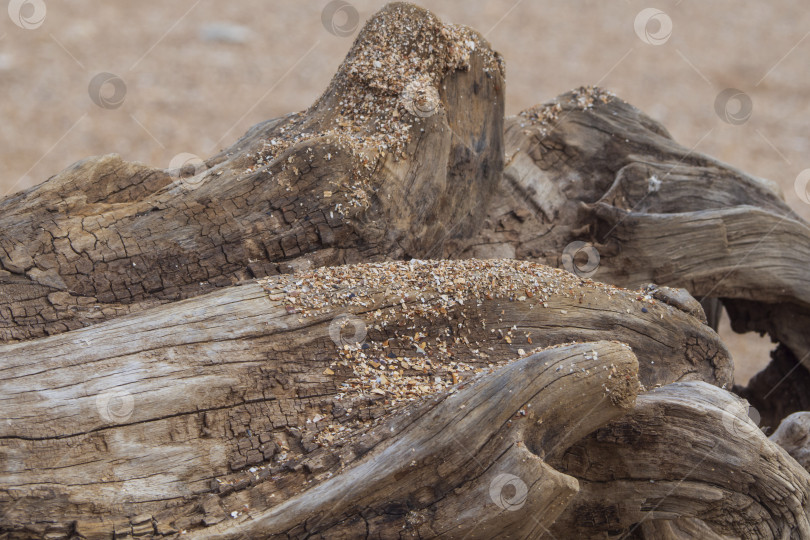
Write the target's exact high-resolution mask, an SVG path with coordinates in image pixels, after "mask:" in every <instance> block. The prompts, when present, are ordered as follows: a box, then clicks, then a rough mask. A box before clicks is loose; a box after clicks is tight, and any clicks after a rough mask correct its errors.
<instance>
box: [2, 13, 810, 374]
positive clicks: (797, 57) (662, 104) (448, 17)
mask: <svg viewBox="0 0 810 540" xmlns="http://www.w3.org/2000/svg"><path fill="white" fill-rule="evenodd" d="M327 4H328V2H327V1H326V0H319V1H305V2H278V1H266V0H265V1H258V0H239V1H236V2H216V1H214V0H178V1H176V2H158V1H156V0H142V1H140V2H124V1H122V0H119V1H114V2H91V1H90V0H70V1H62V2H54V1H48V0H28V1H27V2H26V1H22V0H16V1H12V2H10V3H8V5H9V15H8V16H6V14H5V13H0V90H1V91H2V95H3V100H2V104H1V105H0V108H1V109H0V110H1V111H2V112H1V113H0V114H2V122H0V164H2V174H0V195H5V194H9V193H13V192H15V191H18V190H21V189H25V188H27V187H30V186H33V185H35V184H38V183H40V182H42V181H44V180H45V179H47V178H48V177H50V176H51V175H53V174H55V173H56V172H58V171H59V170H61V169H63V168H64V167H66V166H68V165H70V164H71V163H72V162H74V161H77V160H78V159H81V158H84V157H87V156H91V155H98V154H105V153H110V152H116V153H119V154H121V155H122V156H123V157H124V158H125V159H128V160H135V161H141V162H144V163H147V164H150V165H153V166H158V167H168V166H169V163H170V162H171V160H172V158H173V157H174V156H176V155H178V154H180V153H183V152H188V153H192V154H196V155H199V156H202V157H206V156H208V155H211V154H212V153H214V152H216V151H217V150H218V149H219V148H222V147H224V146H226V145H228V144H230V143H232V142H233V141H234V140H236V138H238V137H239V136H240V135H241V134H242V133H244V132H245V130H247V128H248V127H250V126H251V125H253V124H255V123H257V122H259V121H262V120H265V119H268V118H271V117H274V116H278V115H281V114H284V113H287V112H290V111H296V110H300V109H304V108H306V107H307V106H308V105H309V104H310V103H311V102H312V101H313V100H314V99H315V98H317V96H318V95H319V94H320V93H321V91H322V90H323V89H324V88H325V86H326V85H327V83H328V81H329V79H330V78H331V76H332V74H333V73H334V71H335V69H336V68H337V66H338V65H339V63H340V62H341V60H342V58H343V56H344V55H345V54H346V52H347V51H348V49H349V47H350V46H351V44H352V40H353V37H354V35H356V32H357V30H358V29H359V26H360V24H362V21H364V20H365V19H366V18H368V17H369V16H370V15H371V14H372V13H374V11H376V10H377V9H379V8H380V7H381V6H382V5H384V2H378V1H367V0H352V1H351V2H346V3H345V4H344V5H343V7H342V8H341V9H340V10H337V12H336V13H335V15H334V17H332V18H330V19H329V21H330V24H324V22H323V20H322V12H323V10H324V8H325V6H327ZM421 5H423V6H425V7H427V8H429V9H431V10H433V11H434V12H435V13H436V14H438V15H439V16H440V17H441V18H442V19H443V20H445V21H450V22H457V23H463V24H467V25H470V26H473V27H475V28H477V29H478V30H480V31H481V32H482V33H483V34H484V35H485V36H486V38H487V39H488V40H489V41H490V42H491V43H492V45H493V47H494V48H495V49H496V50H498V51H499V52H500V53H501V54H503V56H504V57H505V59H506V63H507V92H506V95H507V104H506V110H507V114H514V113H517V112H518V111H520V110H521V109H523V108H526V107H528V106H530V105H533V104H535V103H539V102H543V101H545V100H548V99H550V98H553V97H554V96H556V95H558V94H560V93H562V92H564V91H567V90H569V89H571V88H574V87H577V86H580V85H586V84H598V85H600V86H604V87H606V88H608V89H609V90H611V91H613V92H615V93H616V94H617V95H618V96H619V97H621V98H623V99H625V100H627V101H629V102H630V103H632V104H634V105H636V106H637V107H639V108H640V109H642V110H643V111H645V112H647V113H648V114H649V115H651V116H652V117H653V118H655V119H657V120H659V121H661V122H662V123H663V124H664V125H665V126H666V127H667V128H668V129H669V131H670V133H672V135H673V136H674V137H675V139H677V140H678V141H679V142H680V143H682V144H684V145H685V146H687V147H689V148H693V149H694V150H695V151H697V152H703V153H706V154H710V155H713V156H715V157H717V158H719V159H721V160H723V161H725V162H727V163H730V164H732V165H734V166H736V167H738V168H740V169H743V170H745V171H747V172H749V173H751V174H754V175H757V176H761V177H765V178H769V179H771V180H774V181H775V182H777V183H778V184H779V185H780V186H781V188H782V190H783V192H784V194H785V198H786V200H787V201H788V203H789V204H790V205H791V206H792V207H793V208H794V209H795V210H796V211H797V212H798V213H799V214H800V215H802V216H803V217H804V218H806V219H810V203H808V202H806V201H807V195H806V194H805V193H804V191H802V190H797V189H795V181H796V178H797V176H798V175H799V174H800V173H801V172H802V171H803V170H805V169H808V168H810V152H808V149H810V130H808V129H807V126H808V119H810V92H808V87H810V85H808V82H810V81H809V80H808V79H810V70H808V69H807V65H808V58H809V57H810V31H808V30H809V29H810V10H808V9H807V8H806V6H803V5H802V3H801V2H793V1H791V0H775V1H772V2H767V3H766V2H758V1H753V0H744V1H739V0H735V1H732V0H715V1H712V2H698V1H696V0H678V1H662V2H657V3H654V4H652V3H649V2H638V1H635V0H614V1H610V2H605V1H596V0H574V1H563V0H549V1H539V0H518V1H515V0H506V1H485V0H465V1H438V0H425V1H422V2H421ZM648 8H653V9H656V10H658V11H648V12H645V13H647V15H646V17H647V18H648V19H649V17H650V16H651V15H655V17H653V18H654V20H651V21H650V22H649V24H647V25H646V26H645V27H644V28H646V31H647V33H646V34H645V33H644V32H643V31H642V32H641V37H640V35H639V34H638V33H637V32H636V31H635V29H634V21H635V20H636V18H637V16H638V14H639V13H640V12H641V11H642V10H644V9H648ZM661 13H663V14H664V16H663V17H661V16H660V14H661ZM355 16H356V17H355ZM355 21H359V23H358V22H355ZM669 23H671V28H669V26H668V25H669ZM642 38H645V39H642ZM645 40H646V42H645ZM104 73H107V74H109V75H100V74H104ZM91 81H95V83H94V84H95V87H98V88H100V92H96V94H95V95H94V96H91V95H90V94H91V93H92V92H91V91H90V90H89V88H90V87H91V86H92V84H91ZM105 82H106V84H101V83H105ZM727 88H735V89H738V90H739V91H740V93H741V95H742V101H732V102H730V103H729V104H728V107H726V108H725V109H723V111H725V113H726V114H727V115H730V116H727V117H726V119H728V118H732V119H734V118H739V119H740V120H741V121H737V122H735V123H729V122H727V121H724V120H723V119H721V117H720V116H721V115H718V113H717V111H716V106H715V105H716V103H715V102H716V98H717V96H718V94H720V93H721V92H722V91H723V90H725V89H727ZM803 199H804V200H803ZM721 333H722V334H723V335H724V337H725V338H726V339H727V342H728V343H729V344H730V346H731V349H732V353H733V355H734V357H735V360H736V363H737V366H738V367H737V380H738V382H744V381H746V380H747V379H748V378H749V377H750V375H752V374H753V373H755V372H756V371H757V370H758V369H760V368H761V367H762V366H764V365H765V364H766V363H767V351H768V350H769V348H770V344H769V343H768V341H767V339H763V338H759V337H758V336H750V335H746V336H736V335H734V334H733V333H732V332H731V331H730V329H729V328H728V326H727V324H726V325H725V326H724V327H723V329H722V331H721Z"/></svg>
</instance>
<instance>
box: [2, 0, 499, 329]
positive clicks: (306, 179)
mask: <svg viewBox="0 0 810 540" xmlns="http://www.w3.org/2000/svg"><path fill="white" fill-rule="evenodd" d="M404 27H409V28H411V31H410V32H405V31H402V29H403V28H404ZM377 58H379V60H376V61H377V62H378V63H379V65H380V67H377V64H373V62H374V61H375V59H377ZM380 61H381V62H380ZM391 66H395V67H394V68H392V67H391ZM401 66H406V68H407V69H405V70H403V71H401V72H399V71H398V69H399V70H402V69H403V68H402V67H401ZM503 91H504V80H503V66H502V60H501V59H500V57H499V56H497V54H496V53H494V52H493V51H492V50H491V49H490V47H489V44H488V43H487V42H486V40H484V39H483V38H482V37H481V36H480V35H479V34H478V33H477V32H475V31H473V30H469V29H466V28H462V27H455V26H452V25H443V24H442V23H441V22H440V21H438V20H437V19H436V18H435V17H434V16H433V15H431V14H429V13H427V12H425V11H424V10H422V9H420V8H415V7H413V6H407V5H396V4H394V5H391V6H389V7H388V8H386V9H385V10H383V11H381V12H380V13H378V14H377V15H376V16H375V17H374V18H373V19H372V20H371V21H369V22H368V23H367V25H366V27H365V28H364V29H363V31H362V32H361V34H360V36H359V37H358V39H357V41H356V42H355V44H354V46H353V47H352V50H351V51H350V52H349V54H348V56H347V58H346V60H345V62H344V63H343V65H341V67H340V69H339V70H338V72H337V74H336V75H335V77H334V79H333V80H332V82H331V84H330V86H329V88H327V90H326V91H325V93H324V94H323V96H321V97H320V98H319V99H318V101H317V102H316V103H315V104H314V105H313V106H312V107H310V108H309V109H308V110H306V111H303V112H302V113H297V114H291V115H288V116H286V117H282V118H278V119H275V120H271V121H268V122H265V123H263V124H259V125H257V126H256V127H254V128H253V129H251V130H250V132H248V134H247V135H245V137H243V138H242V139H241V140H240V141H238V142H237V143H236V144H234V145H233V146H232V147H231V148H229V149H227V150H224V151H222V152H221V153H220V154H218V155H217V156H214V157H212V158H211V159H209V160H207V161H206V162H205V164H203V165H198V166H197V167H196V168H195V166H194V165H193V164H189V165H188V166H187V167H185V168H183V169H181V170H175V171H164V170H159V169H153V168H150V167H147V166H145V165H142V164H138V163H128V162H124V161H122V160H121V159H120V158H119V157H118V156H116V155H110V156H104V157H101V158H92V159H88V160H85V161H80V162H78V163H76V164H75V165H73V166H71V167H69V168H68V169H66V170H64V171H62V172H61V173H60V174H58V175H56V176H55V177H53V178H51V179H50V180H49V181H48V182H47V183H44V184H41V185H39V186H37V187H34V188H32V189H30V190H27V191H25V192H22V193H20V194H17V195H15V196H12V197H9V198H6V199H4V200H3V201H2V202H1V203H0V340H2V341H8V340H19V339H28V338H32V337H40V336H43V335H46V334H54V333H58V332H62V331H65V330H70V329H75V328H80V327H82V326H85V325H87V324H91V323H93V322H97V321H100V320H105V319H109V318H113V317H117V316H120V315H123V314H126V313H132V312H136V311H138V310H141V309H144V308H145V307H149V306H153V305H156V304H160V303H164V302H170V301H176V300H179V299H182V298H188V297H191V296H195V295H198V294H201V293H204V292H207V291H210V290H212V289H213V288H216V287H222V286H228V285H232V284H234V283H236V282H237V281H239V280H242V279H246V278H250V277H263V276H266V275H272V274H278V273H281V272H290V271H292V270H293V269H295V268H302V267H303V268H307V267H311V266H322V265H325V264H329V265H335V264H344V263H352V262H362V261H373V260H384V259H401V258H406V257H427V256H430V255H431V254H433V255H434V256H436V255H440V254H437V253H431V246H433V245H435V244H436V242H437V241H438V239H439V238H441V239H445V240H447V241H448V242H450V243H453V242H455V241H456V239H458V238H464V237H466V236H467V235H469V234H470V233H471V231H472V230H474V227H473V226H472V225H474V224H475V223H477V222H478V221H480V219H481V218H482V217H483V212H484V210H485V203H486V201H487V200H488V199H489V197H490V196H491V194H492V193H493V191H494V189H495V187H496V186H497V183H498V181H499V180H500V175H501V170H502V163H503V147H502V141H503V137H502V130H503ZM471 94H472V95H471ZM420 107H421V108H420ZM482 203H484V205H483V206H482ZM448 229H452V230H448Z"/></svg>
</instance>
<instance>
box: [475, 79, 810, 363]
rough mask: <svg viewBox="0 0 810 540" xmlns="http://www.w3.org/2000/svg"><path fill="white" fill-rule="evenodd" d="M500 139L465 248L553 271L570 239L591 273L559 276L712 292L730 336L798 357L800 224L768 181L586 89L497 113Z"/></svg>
mask: <svg viewBox="0 0 810 540" xmlns="http://www.w3.org/2000/svg"><path fill="white" fill-rule="evenodd" d="M505 146H506V152H507V162H506V168H505V170H504V181H503V182H502V184H501V186H500V189H499V192H498V194H497V196H496V197H495V199H494V200H493V202H492V203H491V205H490V209H489V213H488V217H487V221H486V223H485V224H484V226H483V227H482V229H481V230H480V231H479V232H478V234H477V236H475V237H473V238H472V239H471V243H470V245H469V246H468V247H467V249H466V250H465V252H464V253H465V254H466V255H472V256H478V257H489V256H504V254H508V255H509V256H514V257H516V258H518V259H524V260H536V261H539V262H544V263H546V264H551V265H554V266H563V265H564V264H565V261H564V260H563V258H564V257H563V255H564V252H565V250H566V248H567V247H569V246H571V245H572V243H573V242H579V243H580V245H582V246H584V248H583V247H579V248H577V249H575V250H574V251H575V252H576V251H577V250H579V251H582V252H583V253H587V252H589V251H590V252H592V253H588V255H589V258H593V259H594V260H595V261H596V264H598V267H597V266H596V265H595V267H594V268H593V269H591V268H589V267H587V264H586V263H585V261H584V257H583V260H582V261H580V262H578V263H577V268H574V267H573V266H572V265H571V264H570V262H569V264H568V266H569V267H571V268H569V269H571V270H572V271H576V272H578V273H580V274H587V275H588V276H589V277H593V279H598V280H600V281H605V282H608V283H614V284H617V285H621V286H624V287H631V288H635V287H640V286H642V285H645V284H647V283H649V282H653V283H657V284H659V285H669V286H672V287H683V288H685V289H687V290H688V291H689V292H690V293H691V294H692V295H694V296H695V297H697V298H698V299H699V300H701V301H706V300H709V299H710V298H721V299H723V303H724V304H725V305H726V306H727V307H729V308H730V309H729V315H730V317H731V319H732V324H733V327H734V328H735V330H737V331H758V332H769V333H770V335H771V336H772V337H773V338H774V339H775V340H776V341H779V342H782V343H784V344H785V345H786V346H788V347H789V348H790V349H791V351H792V352H793V354H794V355H795V357H796V358H798V359H803V358H805V357H806V356H807V355H808V353H810V342H808V338H807V333H806V331H805V329H806V327H807V326H808V324H810V274H808V273H807V271H806V268H807V266H808V264H809V263H810V227H808V224H807V223H806V222H804V221H803V220H802V219H801V218H799V217H798V216H797V215H796V214H795V213H794V212H792V211H791V210H790V208H789V207H788V206H787V205H786V204H785V203H784V202H783V201H782V199H781V198H780V196H779V195H778V194H777V193H776V192H775V191H774V190H773V189H774V188H773V184H772V183H769V182H767V181H765V180H762V179H759V178H755V177H752V176H749V175H746V174H745V173H743V172H741V171H739V170H736V169H734V168H732V167H730V166H728V165H725V164H723V163H720V162H719V161H717V160H715V159H712V158H710V157H708V156H705V155H702V154H699V153H697V152H695V151H693V150H691V149H688V148H685V147H683V146H680V145H679V144H677V143H676V142H675V141H673V140H672V138H671V137H670V135H669V134H668V133H667V131H666V129H665V128H664V127H663V126H661V125H660V124H658V123H657V122H655V121H654V120H652V119H651V118H649V117H647V116H646V115H644V114H643V113H642V112H640V111H639V110H638V109H636V108H634V107H632V106H631V105H629V104H627V103H625V102H623V101H621V100H620V99H618V98H616V97H614V96H612V95H611V94H609V93H608V92H605V91H604V90H601V89H598V88H596V89H594V88H580V89H578V90H576V91H574V92H570V93H567V94H563V95H562V96H560V97H558V98H556V99H554V100H553V101H551V102H549V103H546V104H544V105H538V106H536V107H533V108H530V109H527V110H525V111H523V112H522V113H520V114H519V115H517V116H515V117H512V118H508V119H507V120H506V126H505ZM593 252H595V253H598V257H595V256H594V254H593ZM744 306H745V307H744Z"/></svg>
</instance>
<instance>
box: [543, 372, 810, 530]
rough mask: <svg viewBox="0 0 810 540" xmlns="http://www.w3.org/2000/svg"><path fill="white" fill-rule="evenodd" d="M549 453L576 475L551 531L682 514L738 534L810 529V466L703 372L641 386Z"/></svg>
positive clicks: (621, 525) (623, 526)
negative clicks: (573, 440) (622, 412)
mask: <svg viewBox="0 0 810 540" xmlns="http://www.w3.org/2000/svg"><path fill="white" fill-rule="evenodd" d="M550 463H551V464H552V465H553V466H554V467H555V468H556V469H558V470H560V471H561V472H564V473H566V474H569V475H571V476H573V477H575V478H577V479H578V480H579V483H580V492H579V493H578V494H577V496H576V497H575V498H574V500H573V501H572V502H571V504H570V505H569V506H568V507H567V508H566V510H565V512H564V513H563V515H562V516H560V518H559V519H558V520H557V521H556V522H555V524H554V526H553V527H552V533H553V534H556V533H559V534H564V535H570V532H571V531H572V530H576V531H577V533H578V535H580V536H579V537H582V538H585V537H599V538H601V537H603V536H602V535H603V534H604V532H605V531H622V530H624V532H629V531H630V530H631V529H636V528H637V527H638V526H639V524H642V523H643V522H644V521H646V520H647V519H659V520H660V519H663V520H667V519H679V518H684V517H686V518H697V519H700V520H702V521H703V522H704V523H705V524H707V525H708V526H710V527H711V528H712V529H713V530H714V532H715V533H717V534H721V535H731V536H733V537H738V538H807V537H808V536H810V514H808V510H807V508H808V504H810V500H809V499H808V494H810V491H808V488H810V476H807V475H806V474H804V471H802V470H801V469H799V468H797V467H796V466H795V465H796V462H795V461H793V459H792V458H791V457H790V456H789V455H788V452H786V451H785V450H784V449H783V448H781V447H780V446H778V445H777V444H775V443H774V442H772V441H770V440H768V439H767V438H766V437H765V435H764V434H763V433H762V432H761V431H760V429H759V428H758V427H757V425H756V424H755V423H754V422H753V421H752V420H751V419H750V418H749V417H748V414H747V407H746V404H745V402H743V401H741V400H740V399H739V398H737V397H736V396H733V395H732V394H729V393H727V392H725V391H723V390H720V389H718V388H716V387H714V386H710V385H707V384H705V383H703V382H688V383H675V384H671V385H668V386H666V387H663V388H659V389H656V390H654V391H651V392H648V393H646V394H643V395H641V396H639V397H638V400H637V402H636V407H635V410H634V411H633V412H631V413H630V414H628V415H626V416H624V417H622V418H620V419H618V420H616V421H614V422H612V423H611V424H609V425H608V426H605V427H604V428H599V429H597V430H596V431H595V432H594V433H592V434H591V435H589V436H588V437H586V438H584V439H583V440H582V441H580V442H579V443H577V444H575V445H573V446H572V447H571V448H570V449H568V450H567V452H566V455H565V456H563V457H562V458H561V459H560V460H559V462H555V461H550ZM600 532H601V533H602V534H600Z"/></svg>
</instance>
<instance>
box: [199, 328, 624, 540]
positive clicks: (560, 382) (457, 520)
mask: <svg viewBox="0 0 810 540" xmlns="http://www.w3.org/2000/svg"><path fill="white" fill-rule="evenodd" d="M592 351H596V352H597V353H598V355H599V357H598V358H597V359H594V358H593V357H591V358H590V360H587V359H586V360H584V363H583V358H584V357H585V356H587V355H588V354H590V353H592ZM572 365H576V366H577V367H578V368H584V369H585V371H579V370H578V371H577V372H576V373H572V372H570V371H568V372H567V369H566V368H569V367H570V366H572ZM608 365H610V366H612V367H614V368H615V370H616V373H617V374H618V375H619V376H616V377H611V376H610V375H611V373H610V371H609V370H606V369H602V368H603V367H605V366H608ZM637 367H638V364H637V363H636V361H635V357H634V356H633V354H632V353H631V352H630V350H629V348H627V347H626V346H624V345H621V344H617V343H607V342H598V343H586V344H581V345H571V346H566V347H560V348H554V349H549V350H546V351H544V352H541V353H537V354H534V355H531V356H529V357H527V358H524V359H521V360H519V361H517V362H513V363H511V364H509V365H508V366H506V367H504V368H502V369H500V370H498V371H496V372H495V373H493V374H492V375H489V376H487V377H484V378H482V379H480V380H477V381H475V382H472V383H471V384H469V385H468V386H467V387H466V388H464V389H462V390H459V391H458V392H456V393H455V394H453V395H451V396H449V397H447V398H446V399H444V400H443V401H441V402H440V403H439V404H437V405H436V406H435V407H433V408H432V409H431V410H430V411H429V412H427V413H425V414H424V415H422V416H421V417H418V418H416V419H414V420H413V421H412V423H411V424H410V425H408V426H407V427H406V428H405V429H404V430H402V431H401V432H400V433H398V434H397V435H396V437H395V439H394V442H393V443H391V444H390V445H380V446H379V447H377V448H376V449H375V450H374V451H373V452H371V453H369V455H368V456H367V457H365V458H364V459H363V460H361V461H360V462H359V463H358V464H357V465H355V466H353V467H352V468H350V469H347V470H345V471H344V472H341V474H340V475H338V476H337V477H335V478H333V479H329V480H327V481H325V482H323V483H322V484H320V485H319V486H317V487H314V488H312V489H309V490H307V491H306V492H305V493H303V494H300V495H298V496H296V497H294V498H292V499H290V500H288V501H286V502H284V503H283V504H280V505H279V506H277V507H274V508H272V509H270V510H267V511H264V512H262V513H259V514H257V515H251V516H246V517H244V518H242V519H240V520H239V521H236V522H227V523H223V524H222V525H221V526H218V527H214V528H212V529H210V530H207V531H204V532H203V533H201V534H200V535H198V537H199V538H214V537H217V538H221V537H222V535H225V537H226V538H231V537H233V538H236V537H242V538H243V537H256V536H265V537H275V536H278V537H288V536H297V535H298V534H302V533H304V531H306V533H307V534H324V535H325V534H328V535H329V536H330V537H349V536H351V535H352V533H356V531H357V524H358V521H360V522H362V523H363V524H364V527H363V529H364V530H365V534H366V535H368V536H378V535H383V534H385V532H386V531H388V530H390V528H391V526H392V524H393V525H394V526H395V527H396V528H397V529H404V530H405V531H407V532H408V533H410V534H411V535H416V536H419V537H423V536H429V537H433V536H452V537H463V536H466V535H470V534H472V535H474V537H475V538H491V537H492V536H493V535H499V534H511V535H516V536H521V537H526V536H532V535H533V534H537V533H538V532H540V531H542V530H544V529H545V528H547V527H549V526H550V525H551V524H552V523H553V522H554V519H555V518H556V517H557V515H558V514H559V513H560V512H561V511H562V510H563V509H564V508H565V505H566V502H567V500H569V499H570V498H571V497H572V496H573V495H574V494H575V493H576V491H577V483H576V482H575V481H573V480H572V479H571V478H570V477H566V476H564V475H561V474H560V473H558V472H556V471H555V470H554V469H552V468H550V467H548V466H546V465H545V464H544V463H543V457H544V454H545V450H546V449H548V450H554V446H556V445H557V444H559V445H565V443H566V441H571V440H577V439H579V438H581V437H583V436H584V435H585V434H587V433H588V432H590V431H592V430H593V429H594V428H596V427H598V426H601V425H603V424H605V423H606V422H607V421H609V420H610V419H613V418H616V417H618V416H621V415H622V414H623V413H624V412H625V411H626V410H627V409H629V408H631V407H632V404H633V402H634V399H635V395H636V392H637V390H638V388H639V386H638V379H637V378H636V376H635V374H636V370H637ZM572 391H573V392H576V393H577V395H578V396H580V400H578V402H577V403H576V405H575V406H573V407H571V406H570V404H568V403H566V404H565V405H563V403H564V402H565V397H566V396H567V395H569V394H570V393H571V392H572ZM460 433H465V434H466V436H465V437H464V439H463V440H460V439H459V438H458V436H459V434H460ZM549 443H553V444H549ZM538 451H539V453H538ZM437 474H438V477H439V478H440V479H441V482H440V484H439V485H436V480H437ZM507 483H509V485H510V486H511V487H512V488H513V489H514V490H515V491H514V493H512V494H506V488H507V485H506V484H507ZM392 522H393V523H392Z"/></svg>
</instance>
